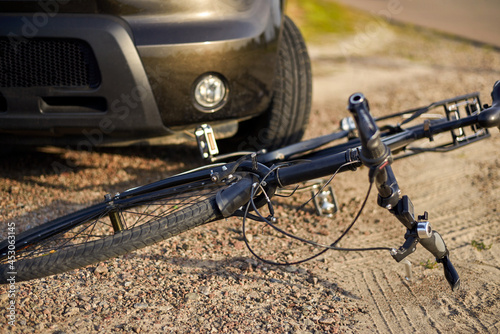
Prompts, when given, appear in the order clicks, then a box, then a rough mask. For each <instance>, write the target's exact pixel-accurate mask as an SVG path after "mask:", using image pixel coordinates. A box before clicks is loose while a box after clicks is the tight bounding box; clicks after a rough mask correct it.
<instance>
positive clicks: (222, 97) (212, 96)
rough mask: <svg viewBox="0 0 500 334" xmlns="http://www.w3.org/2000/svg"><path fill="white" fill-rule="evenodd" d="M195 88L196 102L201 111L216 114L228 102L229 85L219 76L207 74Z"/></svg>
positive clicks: (198, 81) (197, 82) (196, 83)
mask: <svg viewBox="0 0 500 334" xmlns="http://www.w3.org/2000/svg"><path fill="white" fill-rule="evenodd" d="M194 87H195V88H194V94H193V95H194V100H195V101H196V103H197V104H198V107H201V109H200V108H198V109H200V110H201V111H204V112H214V111H216V109H218V108H220V107H222V106H223V105H224V104H225V102H226V100H227V99H226V97H227V92H228V88H227V85H226V83H225V81H224V80H223V79H222V78H221V77H219V76H218V75H215V74H205V75H203V76H201V77H200V78H199V79H198V80H197V81H196V82H195V84H194Z"/></svg>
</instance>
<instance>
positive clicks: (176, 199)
mask: <svg viewBox="0 0 500 334" xmlns="http://www.w3.org/2000/svg"><path fill="white" fill-rule="evenodd" d="M491 96H492V105H491V106H489V107H488V106H486V105H485V106H484V107H483V106H482V105H481V103H480V99H479V94H478V93H472V94H467V95H462V96H458V97H455V98H452V99H447V100H443V101H438V102H435V103H432V104H430V105H428V106H426V107H423V108H416V109H412V110H407V111H403V112H400V113H396V114H391V115H388V116H384V117H380V118H377V119H374V118H373V117H372V116H371V114H370V110H369V104H368V100H367V99H366V98H365V96H364V95H363V94H361V93H356V94H353V95H351V96H350V97H349V100H348V109H349V110H350V112H351V113H352V116H353V117H352V118H348V119H344V120H343V121H342V124H341V130H340V131H336V132H333V133H332V134H330V135H326V136H322V137H318V138H314V139H310V140H307V141H304V142H300V143H297V144H293V145H290V146H287V147H284V148H281V149H278V150H275V151H271V152H266V151H261V152H237V153H234V154H231V155H229V156H217V153H218V149H217V146H216V141H215V138H214V135H213V131H212V130H211V128H210V127H209V126H202V127H200V128H199V129H197V131H196V133H195V134H196V136H197V139H198V144H199V148H200V150H201V153H202V156H203V157H204V158H205V159H207V161H210V162H211V164H209V165H206V166H203V167H200V168H198V169H195V170H190V171H187V172H184V173H181V174H178V175H175V176H172V177H169V178H166V179H164V180H160V181H157V182H154V183H151V184H148V185H144V186H140V187H136V188H132V189H128V190H126V191H124V192H122V193H117V194H115V195H111V194H108V195H106V196H105V199H104V201H103V202H102V203H98V204H95V205H92V206H90V207H88V208H86V209H82V210H79V211H77V212H74V213H72V214H69V215H66V216H64V217H61V218H58V219H56V220H53V221H50V222H47V223H43V224H41V225H39V226H36V227H34V228H31V229H28V230H26V231H24V232H23V233H21V234H19V235H15V236H12V237H11V235H10V234H9V236H8V237H7V238H6V239H4V240H3V241H1V242H0V283H2V284H5V283H9V282H10V281H12V280H13V279H14V280H15V282H19V281H25V280H31V279H36V278H41V277H45V276H50V275H54V274H58V273H62V272H66V271H70V270H73V269H77V268H82V267H85V266H87V265H91V264H95V263H98V262H102V261H104V260H107V259H109V258H113V257H117V256H120V255H123V254H126V253H129V252H132V251H134V250H137V249H139V248H142V247H146V246H149V245H152V244H154V243H157V242H159V241H162V240H165V239H168V238H170V237H173V236H175V235H178V234H180V233H182V232H185V231H187V230H190V229H192V228H195V227H197V226H200V225H202V224H206V223H209V222H213V221H217V220H220V219H224V218H227V217H231V216H239V217H242V218H243V240H244V241H245V243H246V245H247V247H248V249H249V250H250V252H251V253H252V254H253V255H255V256H257V257H258V258H259V259H261V258H260V257H259V256H258V255H257V254H256V253H255V252H254V251H253V250H252V248H251V246H250V244H249V242H248V238H247V237H246V235H245V222H246V220H247V219H253V220H256V221H261V222H265V223H267V224H268V225H269V226H271V227H273V228H274V229H276V230H277V231H279V232H280V233H284V234H285V235H287V236H289V237H292V238H296V239H298V240H300V241H303V242H307V243H309V244H311V245H313V246H315V247H320V248H323V250H321V251H320V252H319V253H317V254H315V255H313V256H311V257H309V258H307V259H303V260H300V261H296V262H294V263H301V262H304V261H307V260H310V259H312V258H314V257H316V256H318V255H320V254H322V253H324V252H325V251H327V250H329V249H333V250H343V251H364V250H386V251H389V252H390V255H391V256H392V257H393V258H394V259H395V260H396V261H397V262H404V261H406V259H405V258H406V257H407V256H408V255H410V254H411V253H413V252H414V251H415V249H416V246H417V244H418V243H420V244H421V245H422V246H423V247H424V248H425V249H427V250H428V251H429V252H431V253H432V254H433V255H434V256H435V257H436V260H437V262H440V263H442V264H443V268H444V274H445V278H446V280H447V281H448V283H449V284H450V286H451V288H452V290H455V289H456V288H457V287H458V286H459V285H460V278H459V275H458V273H457V271H456V270H455V268H454V267H453V265H452V263H451V261H450V259H449V251H448V249H447V247H446V245H445V243H444V240H443V238H442V237H441V235H440V234H439V233H438V232H436V231H434V230H433V229H432V228H431V226H430V223H429V221H428V214H427V212H425V213H424V214H423V215H418V216H415V213H414V209H413V205H412V203H411V200H410V199H409V198H408V196H406V195H405V196H403V195H402V193H401V190H400V189H399V186H398V183H397V180H396V177H395V175H394V173H393V171H392V168H391V163H392V162H393V160H394V159H401V158H405V157H408V156H411V155H414V154H419V153H423V152H429V151H431V152H432V151H434V152H446V151H449V150H453V149H457V148H459V147H462V146H464V145H468V144H470V143H473V142H476V141H479V140H482V139H485V138H488V137H489V136H490V133H489V131H488V128H494V127H498V128H499V129H500V81H497V82H496V83H495V85H494V86H493V90H492V93H491ZM441 107H443V109H444V115H445V116H444V117H442V118H439V119H434V120H430V119H426V120H424V121H423V122H419V123H418V124H417V125H412V126H406V125H407V124H408V123H410V122H414V121H416V120H418V119H420V118H421V117H423V116H425V115H427V114H428V113H429V111H431V110H435V109H436V108H441ZM464 112H465V116H464V115H463V113H464ZM398 117H406V119H404V121H402V122H400V123H396V124H388V125H384V126H381V127H379V126H378V125H377V123H380V122H386V121H388V120H393V119H394V118H398ZM470 131H472V133H471V134H469V132H470ZM446 132H450V133H451V138H452V140H451V142H447V143H445V144H443V145H438V146H435V147H413V146H410V144H412V143H414V142H417V141H419V140H421V139H429V140H430V141H432V140H433V139H434V136H436V135H437V134H440V133H446ZM356 133H357V135H356ZM343 138H347V139H348V140H347V142H343V143H341V144H335V145H333V146H328V147H326V148H324V146H325V145H327V144H330V145H332V144H331V143H333V142H335V141H337V140H340V139H343ZM224 159H232V161H231V162H228V163H223V162H218V161H220V160H224ZM362 165H364V166H366V167H368V170H369V173H368V174H369V184H370V187H369V188H370V189H371V188H372V185H373V184H375V186H376V188H377V190H378V205H379V206H381V207H383V208H385V209H387V210H388V211H389V212H390V213H391V214H393V215H394V216H395V218H396V219H398V220H399V221H400V222H401V223H402V224H403V225H404V226H405V227H406V234H405V235H404V238H405V242H404V244H403V245H402V246H401V247H399V248H389V247H371V248H344V247H339V246H338V243H339V242H340V240H342V238H343V237H344V236H345V235H346V234H347V233H348V232H349V230H350V229H351V228H352V226H353V225H354V223H355V222H356V220H357V218H358V217H359V216H360V214H361V212H362V208H363V207H364V203H366V201H367V199H368V194H369V191H368V194H367V196H366V198H365V200H364V203H363V205H362V207H361V209H359V211H358V213H357V215H356V216H355V218H354V219H353V221H352V223H351V224H350V225H349V226H348V227H347V228H346V229H345V230H344V231H343V233H342V234H341V235H340V237H339V238H337V240H335V241H334V242H333V243H331V244H329V245H322V244H318V243H315V242H312V241H309V240H305V239H301V238H298V237H296V236H294V235H293V234H291V233H289V232H287V231H283V230H281V229H280V228H279V227H278V226H276V224H275V223H276V218H275V217H274V209H273V206H272V202H271V198H272V196H273V195H276V194H277V193H278V192H279V190H280V189H283V188H285V187H287V186H290V185H296V184H299V183H301V182H305V181H308V180H311V179H317V178H318V177H327V176H329V175H332V174H333V176H335V175H336V174H337V173H342V172H346V171H355V170H357V168H359V167H361V166H362ZM333 176H332V178H333ZM325 186H326V185H325ZM323 188H324V186H323V187H322V188H321V189H319V191H318V192H317V193H316V195H315V196H313V197H312V198H311V200H314V201H315V200H316V199H317V197H318V196H317V194H319V193H321V191H322V190H323ZM263 207H267V210H268V214H267V216H265V215H264V214H263V213H262V208H263ZM8 229H10V226H9V227H8ZM9 232H10V230H9ZM262 260H264V259H262ZM264 261H266V262H268V263H271V264H284V265H289V264H291V263H290V262H284V263H278V262H273V261H268V260H264Z"/></svg>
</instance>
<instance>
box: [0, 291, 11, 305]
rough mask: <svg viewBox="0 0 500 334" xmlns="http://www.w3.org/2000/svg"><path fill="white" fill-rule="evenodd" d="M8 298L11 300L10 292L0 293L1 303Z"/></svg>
mask: <svg viewBox="0 0 500 334" xmlns="http://www.w3.org/2000/svg"><path fill="white" fill-rule="evenodd" d="M7 300H9V294H8V293H2V294H1V295H0V303H5V302H6V301H7Z"/></svg>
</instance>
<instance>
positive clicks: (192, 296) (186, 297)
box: [184, 292, 200, 301]
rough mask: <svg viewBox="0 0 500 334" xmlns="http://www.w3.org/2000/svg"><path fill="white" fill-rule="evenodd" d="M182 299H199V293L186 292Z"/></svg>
mask: <svg viewBox="0 0 500 334" xmlns="http://www.w3.org/2000/svg"><path fill="white" fill-rule="evenodd" d="M184 299H185V300H186V301H190V300H199V299H200V295H199V294H197V293H196V292H189V293H188V294H186V295H185V296H184Z"/></svg>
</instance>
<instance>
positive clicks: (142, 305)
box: [134, 303, 148, 309]
mask: <svg viewBox="0 0 500 334" xmlns="http://www.w3.org/2000/svg"><path fill="white" fill-rule="evenodd" d="M147 307H148V304H146V303H135V304H134V308H139V309H141V308H147Z"/></svg>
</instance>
